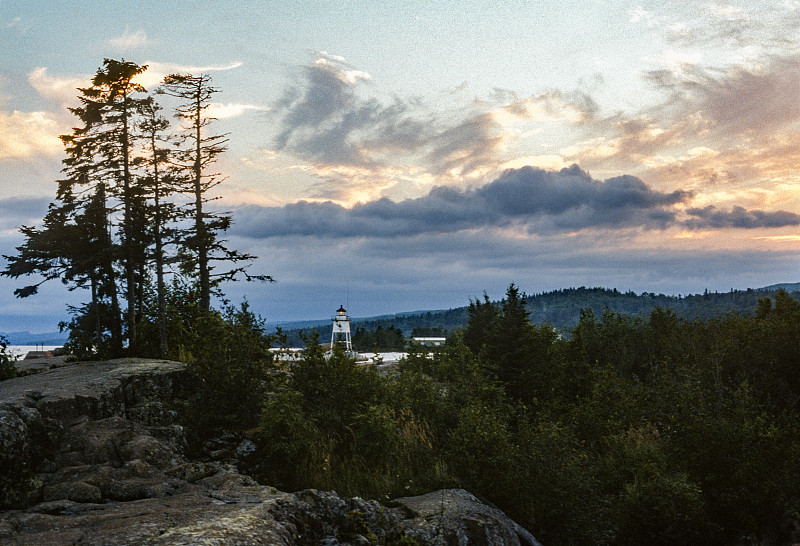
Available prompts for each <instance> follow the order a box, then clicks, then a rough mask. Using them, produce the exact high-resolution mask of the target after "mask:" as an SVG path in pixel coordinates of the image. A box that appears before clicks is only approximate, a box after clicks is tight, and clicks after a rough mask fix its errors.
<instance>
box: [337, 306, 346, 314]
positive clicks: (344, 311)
mask: <svg viewBox="0 0 800 546" xmlns="http://www.w3.org/2000/svg"><path fill="white" fill-rule="evenodd" d="M336 312H337V313H347V310H346V309H345V308H344V307H342V306H339V308H338V309H337V310H336Z"/></svg>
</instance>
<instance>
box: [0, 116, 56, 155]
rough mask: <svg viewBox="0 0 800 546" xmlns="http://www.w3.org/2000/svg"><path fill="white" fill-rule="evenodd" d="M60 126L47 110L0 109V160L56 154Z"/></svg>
mask: <svg viewBox="0 0 800 546" xmlns="http://www.w3.org/2000/svg"><path fill="white" fill-rule="evenodd" d="M62 129H63V127H62V125H61V124H60V123H59V122H58V121H57V120H56V119H55V118H54V117H53V116H52V115H51V114H49V113H48V112H19V111H16V110H15V111H13V112H4V111H2V110H0V161H5V160H9V159H26V158H30V157H33V156H35V155H40V154H44V155H48V156H52V155H57V154H59V153H60V152H61V150H62V144H61V140H60V139H59V138H58V135H59V134H61V132H62Z"/></svg>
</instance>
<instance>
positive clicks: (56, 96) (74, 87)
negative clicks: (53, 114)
mask: <svg viewBox="0 0 800 546" xmlns="http://www.w3.org/2000/svg"><path fill="white" fill-rule="evenodd" d="M28 83H29V84H30V85H31V86H32V87H33V88H34V89H35V90H36V92H37V93H39V95H41V96H42V97H45V98H47V99H50V100H53V101H56V102H57V103H58V104H59V105H61V106H63V107H66V106H74V105H76V103H77V99H76V97H77V96H78V88H79V87H88V86H89V85H91V76H88V75H85V76H51V75H50V74H48V73H47V68H46V67H41V66H40V67H37V68H34V69H33V70H32V71H31V72H30V73H29V74H28Z"/></svg>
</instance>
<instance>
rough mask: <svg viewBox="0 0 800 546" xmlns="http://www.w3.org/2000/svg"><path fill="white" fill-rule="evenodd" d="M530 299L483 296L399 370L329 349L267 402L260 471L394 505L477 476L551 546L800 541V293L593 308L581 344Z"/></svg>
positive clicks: (296, 484) (315, 352) (468, 484)
mask: <svg viewBox="0 0 800 546" xmlns="http://www.w3.org/2000/svg"><path fill="white" fill-rule="evenodd" d="M525 300H526V297H525V295H524V294H521V293H520V292H519V291H518V290H517V288H516V287H514V286H513V285H512V286H511V287H510V288H509V290H508V292H507V294H506V297H505V299H504V300H502V301H501V302H500V303H499V304H495V303H492V302H490V301H489V300H488V298H487V299H485V300H484V301H474V302H472V304H471V305H470V307H469V309H468V312H469V317H470V321H469V324H468V327H467V328H466V329H465V330H464V331H463V335H462V337H461V339H459V340H456V341H454V342H452V343H450V344H449V346H448V347H447V348H446V349H445V350H444V351H441V352H437V353H435V354H430V355H429V354H425V353H413V354H411V355H410V356H409V357H408V359H406V361H404V362H403V363H401V364H400V365H399V367H398V368H397V370H396V371H395V372H394V373H391V374H388V375H380V374H378V373H377V372H376V371H375V370H374V369H371V368H360V367H358V366H357V365H356V364H355V363H354V362H353V361H352V360H350V359H348V358H346V356H345V355H343V354H340V353H336V354H334V356H333V357H332V358H330V359H326V358H324V355H323V354H322V350H321V349H320V348H319V347H318V346H316V345H314V346H312V347H311V348H310V349H309V352H308V355H307V357H306V358H305V360H303V361H301V362H299V363H297V364H294V365H292V366H291V367H290V368H289V369H288V370H286V372H287V373H285V374H282V375H281V376H280V377H281V379H280V381H277V382H275V385H274V387H275V394H274V395H272V396H271V397H270V398H269V400H268V401H267V402H266V404H265V405H264V409H263V412H262V414H261V420H260V434H261V439H260V446H261V447H260V449H261V451H260V456H261V458H260V464H259V473H260V477H261V478H262V479H263V480H265V481H266V482H268V483H272V484H274V485H277V486H279V487H285V488H290V489H294V488H302V487H320V488H332V489H337V490H338V491H340V492H341V493H344V494H353V495H365V496H370V497H374V498H379V499H385V498H387V497H392V496H397V495H404V494H408V493H414V492H421V491H425V490H430V489H434V488H438V487H442V486H448V485H459V486H462V487H465V488H467V489H469V490H470V491H473V492H474V493H476V494H479V495H482V496H484V497H485V498H487V499H488V500H490V501H491V502H493V503H495V504H496V505H498V506H499V507H500V508H502V509H503V510H505V511H506V512H507V513H508V514H509V515H511V516H512V517H513V518H515V519H516V520H517V521H519V522H520V523H522V524H523V525H524V526H526V527H527V528H529V529H530V530H531V531H532V532H533V533H534V535H536V536H537V538H539V539H540V540H541V541H542V542H543V543H546V544H604V543H609V544H766V543H777V544H780V543H790V542H791V541H793V540H794V541H796V540H797V539H798V538H799V537H797V536H794V534H796V533H797V531H796V529H797V525H798V523H800V488H799V487H798V486H797V484H798V483H800V434H799V433H800V419H798V417H799V415H798V410H799V409H800V408H798V401H799V400H800V375H798V374H797V367H798V364H800V343H798V339H800V303H798V302H797V301H796V300H794V299H793V298H792V297H791V296H789V295H788V294H787V293H786V292H782V291H781V292H778V293H777V294H776V295H775V298H774V301H773V300H768V299H762V300H761V301H760V302H759V303H758V310H757V312H756V313H753V314H750V315H741V314H730V315H727V316H724V317H720V318H715V319H711V320H686V319H682V318H679V317H678V316H677V315H676V313H675V312H673V311H671V310H666V309H661V308H656V309H655V310H653V311H652V312H651V313H650V314H649V315H646V316H642V315H638V316H631V315H622V314H619V313H616V312H614V311H611V310H608V311H606V312H604V313H602V314H600V315H596V314H595V313H593V312H591V311H585V312H584V313H583V314H582V315H581V317H580V321H579V322H578V324H577V326H576V327H575V328H574V329H573V330H572V332H571V335H570V336H568V337H563V336H560V335H559V334H558V333H557V332H556V331H555V329H554V328H553V327H551V326H548V325H541V324H539V325H534V324H532V323H531V321H530V319H529V316H528V312H527V309H526V308H525V305H524V302H525ZM793 533H794V534H793Z"/></svg>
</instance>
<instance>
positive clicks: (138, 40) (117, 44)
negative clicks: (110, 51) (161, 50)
mask: <svg viewBox="0 0 800 546" xmlns="http://www.w3.org/2000/svg"><path fill="white" fill-rule="evenodd" d="M108 43H109V45H111V46H112V47H113V48H115V49H118V50H120V51H130V50H132V49H137V48H140V47H143V46H146V45H148V44H149V43H150V40H148V38H147V34H146V33H145V31H144V30H142V29H139V30H137V31H135V32H131V30H130V28H128V27H127V26H126V27H125V32H124V33H123V34H122V35H121V36H118V37H116V38H111V39H110V40H108Z"/></svg>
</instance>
